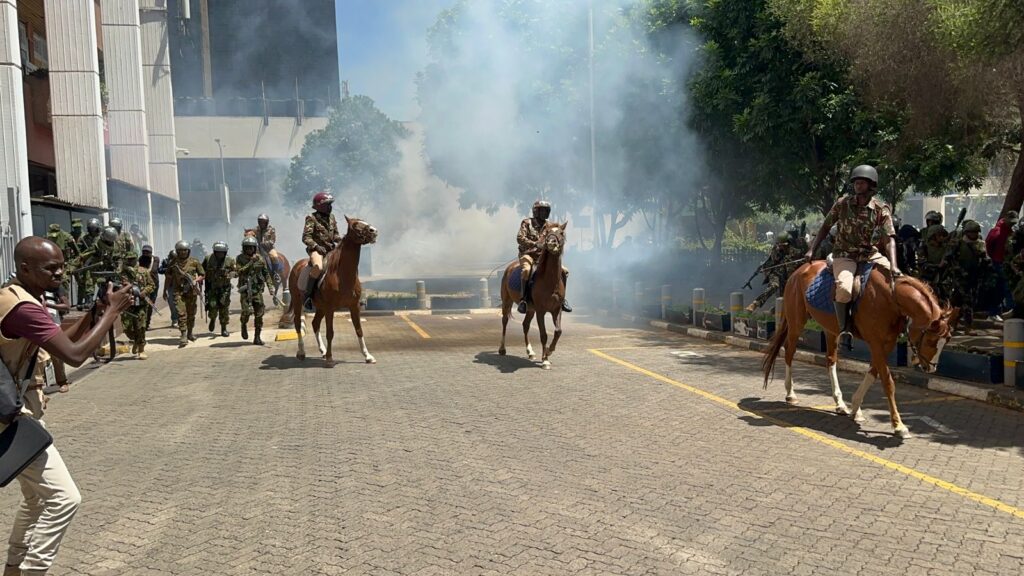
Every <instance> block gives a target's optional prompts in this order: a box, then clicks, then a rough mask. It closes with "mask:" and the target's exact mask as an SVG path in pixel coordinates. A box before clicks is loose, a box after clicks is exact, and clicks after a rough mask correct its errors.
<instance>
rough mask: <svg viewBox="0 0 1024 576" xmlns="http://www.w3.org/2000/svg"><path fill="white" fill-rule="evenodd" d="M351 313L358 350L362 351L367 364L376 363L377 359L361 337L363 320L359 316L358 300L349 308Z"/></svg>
mask: <svg viewBox="0 0 1024 576" xmlns="http://www.w3.org/2000/svg"><path fill="white" fill-rule="evenodd" d="M349 313H350V314H351V315H352V327H353V328H355V329H356V338H358V339H359V351H360V352H362V353H363V359H364V360H366V363H367V364H376V363H377V359H376V358H374V357H373V354H370V351H369V350H367V349H366V340H365V339H364V338H363V321H362V320H361V319H360V318H359V302H356V303H355V305H354V306H352V307H351V308H349Z"/></svg>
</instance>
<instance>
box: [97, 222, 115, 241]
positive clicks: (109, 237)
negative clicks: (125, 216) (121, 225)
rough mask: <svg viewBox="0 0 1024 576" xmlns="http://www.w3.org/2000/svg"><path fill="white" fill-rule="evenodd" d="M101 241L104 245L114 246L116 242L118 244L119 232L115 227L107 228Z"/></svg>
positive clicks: (102, 233) (101, 234) (101, 235)
mask: <svg viewBox="0 0 1024 576" xmlns="http://www.w3.org/2000/svg"><path fill="white" fill-rule="evenodd" d="M100 240H101V241H102V242H103V243H104V244H113V243H114V242H117V230H114V227H113V226H107V227H106V228H104V229H103V232H101V233H100Z"/></svg>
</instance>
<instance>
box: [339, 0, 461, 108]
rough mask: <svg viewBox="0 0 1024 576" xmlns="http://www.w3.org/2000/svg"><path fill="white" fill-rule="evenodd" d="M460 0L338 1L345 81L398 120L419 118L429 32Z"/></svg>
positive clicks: (340, 64)
mask: <svg viewBox="0 0 1024 576" xmlns="http://www.w3.org/2000/svg"><path fill="white" fill-rule="evenodd" d="M454 2H455V0H336V8H337V9H336V14H337V23H338V61H339V66H340V68H341V79H342V80H348V82H349V90H350V91H351V92H352V93H353V94H365V95H367V96H369V97H371V98H373V99H374V101H376V102H377V105H378V106H379V107H380V109H381V110H382V111H384V113H385V114H387V115H388V116H390V117H391V118H393V119H395V120H413V119H415V117H416V111H417V105H416V84H415V78H416V72H418V71H419V70H421V69H422V68H423V66H424V65H425V64H426V62H427V54H426V36H427V28H429V27H430V25H431V24H433V23H434V20H435V19H436V17H437V14H438V12H440V11H441V10H442V9H444V8H447V7H449V6H451V5H452V4H453V3H454Z"/></svg>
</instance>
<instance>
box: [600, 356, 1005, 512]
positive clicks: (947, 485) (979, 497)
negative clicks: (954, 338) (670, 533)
mask: <svg viewBox="0 0 1024 576" xmlns="http://www.w3.org/2000/svg"><path fill="white" fill-rule="evenodd" d="M589 352H590V353H591V354H594V355H595V356H597V357H599V358H604V359H605V360H608V361H609V362H614V363H615V364H618V365H620V366H623V367H625V368H629V369H630V370H633V371H634V372H639V373H640V374H643V375H644V376H648V377H650V378H653V379H655V380H657V381H659V382H664V383H665V384H670V385H672V386H675V387H676V388H681V389H683V390H686V391H687V392H690V393H692V394H696V395H697V396H700V397H702V398H704V399H706V400H710V401H712V402H714V403H716V404H720V405H722V406H725V407H728V408H732V409H735V410H738V411H740V412H745V413H747V414H752V415H754V416H757V417H758V418H763V419H764V420H767V421H768V422H771V423H772V424H775V425H776V426H779V427H781V428H784V429H786V430H789V431H791V432H794V433H796V434H799V435H801V436H803V437H805V438H808V439H810V440H814V441H815V442H818V443H820V444H824V445H826V446H829V447H830V448H835V449H836V450H839V451H840V452H844V453H846V454H849V455H851V456H856V457H857V458H861V459H862V460H867V461H868V462H872V463H874V464H878V465H879V466H883V467H885V468H888V469H890V470H895V471H896V472H899V473H900V474H904V475H906V476H910V477H911V478H916V479H917V480H920V481H921V482H924V483H925V484H931V485H932V486H935V487H937V488H941V489H943V490H946V491H948V492H952V493H953V494H956V495H958V496H962V497H964V498H966V499H968V500H972V501H974V502H977V503H979V504H983V505H985V506H988V507H990V508H995V509H996V510H998V511H1000V512H1005V513H1006V514H1010V515H1011V516H1015V517H1017V518H1020V519H1022V520H1024V509H1021V508H1017V507H1015V506H1011V505H1009V504H1006V503H1005V502H1000V501H999V500H996V499H995V498H990V497H988V496H985V495H983V494H978V493H977V492H972V491H970V490H968V489H966V488H962V487H960V486H957V485H956V484H953V483H952V482H947V481H945V480H943V479H941V478H936V477H934V476H929V475H928V474H925V473H924V472H920V471H918V470H915V469H913V468H911V467H909V466H904V465H903V464H898V463H896V462H893V461H892V460H887V459H885V458H881V457H879V456H875V455H874V454H870V453H868V452H865V451H863V450H858V449H856V448H853V447H851V446H847V445H846V444H843V443H842V442H839V441H838V440H834V439H832V438H829V437H828V436H825V435H823V434H819V433H817V432H813V431H811V430H808V429H806V428H801V427H799V426H793V425H791V424H789V423H788V422H784V421H782V420H779V419H777V418H773V417H771V416H768V415H767V414H764V413H763V412H758V411H756V410H750V409H749V408H744V407H742V406H740V405H739V404H737V403H736V402H733V401H732V400H727V399H725V398H722V397H721V396H718V395H715V394H712V393H711V392H707V391H705V390H701V389H700V388H697V387H694V386H690V385H689V384H683V383H682V382H679V381H677V380H673V379H671V378H669V377H668V376H662V375H661V374H658V373H657V372H652V371H650V370H647V369H646V368H641V367H640V366H637V365H636V364H632V363H630V362H626V361H625V360H621V359H619V358H616V357H614V356H611V355H609V354H605V353H604V352H601V351H600V350H596V349H590V350H589Z"/></svg>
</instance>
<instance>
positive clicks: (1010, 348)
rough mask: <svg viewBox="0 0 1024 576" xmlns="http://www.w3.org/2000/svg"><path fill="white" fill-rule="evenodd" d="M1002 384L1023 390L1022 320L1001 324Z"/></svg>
mask: <svg viewBox="0 0 1024 576" xmlns="http://www.w3.org/2000/svg"><path fill="white" fill-rule="evenodd" d="M940 361H941V357H940ZM1003 384H1005V385H1006V386H1016V387H1017V388H1022V389H1024V320H1021V319H1018V318H1011V319H1009V320H1007V321H1006V322H1004V323H1003Z"/></svg>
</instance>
